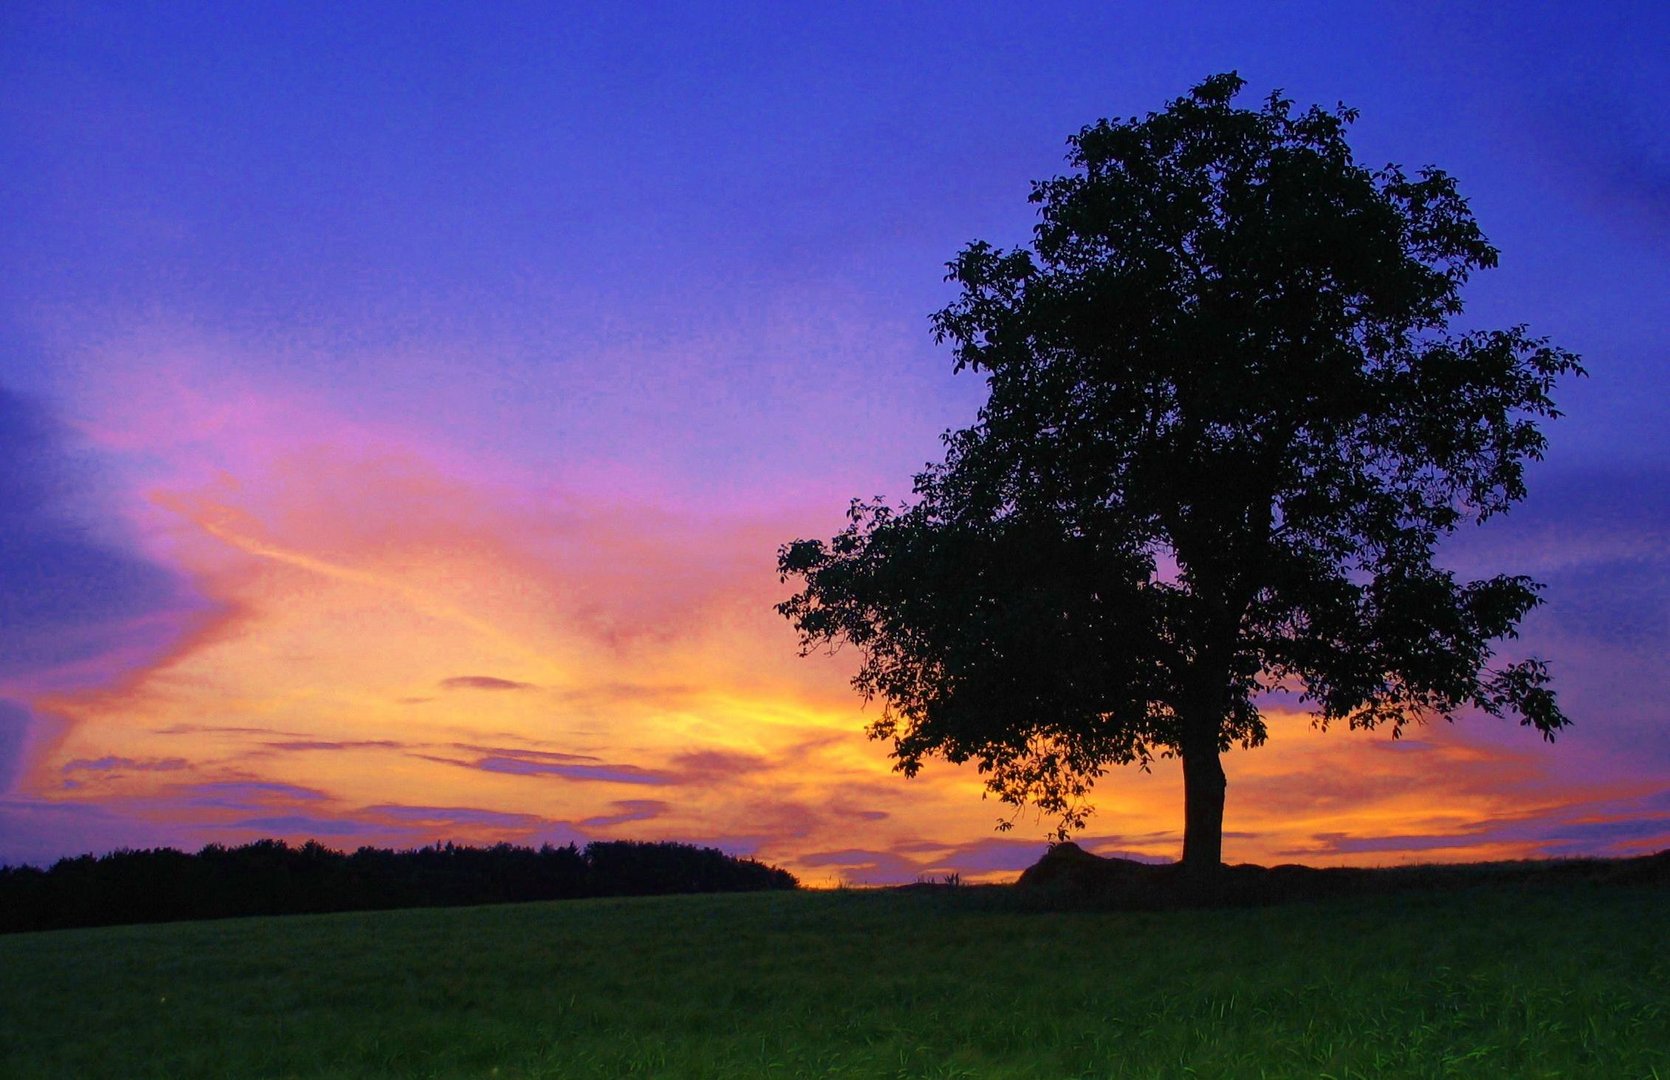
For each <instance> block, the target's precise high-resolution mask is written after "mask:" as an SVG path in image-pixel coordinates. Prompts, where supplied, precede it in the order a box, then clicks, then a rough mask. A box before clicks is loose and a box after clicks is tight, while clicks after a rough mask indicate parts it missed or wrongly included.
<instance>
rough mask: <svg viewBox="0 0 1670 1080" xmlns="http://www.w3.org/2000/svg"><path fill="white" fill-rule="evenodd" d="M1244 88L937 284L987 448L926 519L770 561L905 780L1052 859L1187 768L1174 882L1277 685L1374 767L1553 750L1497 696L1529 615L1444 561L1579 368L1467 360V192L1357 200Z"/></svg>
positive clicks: (1347, 178)
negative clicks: (1498, 645) (1026, 244)
mask: <svg viewBox="0 0 1670 1080" xmlns="http://www.w3.org/2000/svg"><path fill="white" fill-rule="evenodd" d="M1243 85H1244V83H1243V81H1242V80H1241V79H1240V78H1239V77H1238V76H1236V75H1234V74H1227V75H1217V76H1213V77H1211V78H1209V79H1207V80H1206V81H1205V82H1203V83H1201V85H1199V86H1198V87H1196V88H1195V89H1194V90H1193V91H1191V92H1190V93H1189V95H1188V96H1187V97H1184V98H1180V99H1178V100H1176V101H1174V102H1172V103H1171V104H1170V106H1169V107H1167V108H1166V110H1165V111H1163V112H1160V113H1151V114H1149V115H1148V116H1146V117H1143V118H1133V119H1130V120H1124V121H1105V120H1104V121H1102V122H1100V123H1098V124H1095V125H1093V126H1091V127H1087V128H1085V129H1084V130H1083V131H1081V132H1080V133H1079V134H1078V135H1076V136H1074V137H1073V138H1072V139H1070V140H1069V145H1070V147H1071V153H1070V156H1069V162H1070V163H1071V165H1072V166H1073V171H1072V172H1071V173H1070V174H1068V175H1066V176H1061V177H1057V178H1055V179H1052V180H1047V181H1043V182H1041V183H1038V184H1035V185H1034V187H1033V191H1032V196H1031V199H1032V202H1033V203H1035V204H1037V206H1038V207H1039V213H1040V218H1041V220H1040V223H1039V224H1038V225H1037V227H1036V229H1035V232H1034V241H1033V244H1032V247H1031V248H1030V249H1026V248H1019V249H1016V250H1012V251H1003V250H999V249H997V248H994V247H992V246H990V245H989V244H986V243H983V242H977V243H974V244H971V245H970V246H969V247H968V248H966V249H965V250H964V251H963V252H962V253H961V254H959V255H958V256H957V258H956V259H955V260H954V261H953V262H951V263H950V264H948V265H949V268H950V273H949V275H948V280H951V281H954V282H956V283H958V284H959V285H960V286H961V289H962V292H961V296H960V297H959V298H958V299H957V300H956V301H955V302H954V303H952V304H951V305H950V306H949V307H947V308H945V309H944V310H943V311H941V312H939V313H938V314H937V315H935V316H934V320H933V325H934V329H935V332H936V337H937V339H938V340H940V341H942V342H943V341H947V340H949V341H950V342H952V343H953V345H954V348H955V361H956V363H955V366H956V369H957V370H959V371H960V370H962V369H963V368H972V369H973V370H975V371H977V372H980V373H982V374H983V375H984V376H985V378H986V381H987V384H988V387H989V391H990V397H989V399H988V401H987V402H986V404H985V406H984V407H983V408H982V409H981V410H980V413H979V417H978V420H977V422H976V423H975V424H974V426H972V427H970V428H967V429H965V430H962V431H956V432H950V433H947V434H946V436H945V437H944V441H945V445H946V455H945V460H944V461H943V462H942V463H939V464H933V465H929V466H928V467H927V468H926V471H924V472H923V473H921V474H920V475H919V476H917V477H916V483H915V494H916V498H915V500H914V501H913V502H912V503H910V504H907V505H904V506H900V507H898V508H897V509H892V508H889V507H888V506H887V505H884V504H883V503H882V502H881V500H880V499H879V498H878V499H876V500H873V501H870V502H863V501H856V500H855V501H854V502H853V504H852V507H851V510H850V514H849V520H850V524H849V526H848V527H847V528H846V529H845V530H844V531H843V532H841V533H840V534H838V535H837V536H835V537H834V538H833V539H832V540H830V541H827V542H825V541H819V540H796V541H794V542H792V543H790V544H787V545H785V546H784V547H783V548H781V549H780V551H779V560H778V568H779V571H780V573H781V575H782V578H783V580H784V581H789V580H790V579H798V580H799V582H800V583H801V584H803V585H804V588H803V589H802V590H801V591H800V592H798V593H796V594H795V595H794V596H793V597H791V598H790V599H788V600H787V601H785V602H783V603H782V604H780V605H778V610H779V612H781V613H782V614H783V615H784V616H786V617H787V618H789V619H790V620H792V621H793V622H794V624H795V626H796V627H797V629H798V630H799V632H800V639H801V647H802V652H803V653H806V652H810V651H812V650H814V649H818V648H821V647H830V648H834V647H837V646H839V645H840V644H842V643H849V644H851V645H853V646H856V647H857V649H858V650H859V652H860V653H861V654H862V659H863V664H862V668H861V670H860V671H859V673H858V675H857V677H856V678H855V679H854V685H855V686H856V688H857V689H858V690H860V691H861V692H862V693H863V694H864V695H865V697H866V698H874V697H880V698H881V699H882V701H883V703H884V706H885V707H884V710H883V712H882V714H881V717H880V718H879V719H878V720H876V721H875V722H874V723H873V724H872V725H871V727H870V734H871V735H872V736H873V737H875V738H881V739H891V740H892V741H893V755H894V757H895V758H896V759H897V762H898V764H897V768H898V769H900V770H901V771H903V772H904V773H905V774H906V775H907V776H911V775H914V774H915V773H916V772H917V770H918V769H919V768H920V767H921V765H922V763H923V760H924V759H925V758H926V757H928V756H931V755H935V754H938V755H941V756H943V757H945V758H947V759H949V760H950V761H953V762H959V763H960V762H965V761H969V760H973V761H975V762H977V763H978V765H979V768H980V770H981V771H982V773H984V774H985V775H986V778H987V787H988V789H989V791H990V792H991V793H992V794H995V795H996V796H997V797H998V798H1000V799H1002V800H1003V801H1004V802H1006V803H1009V804H1011V805H1013V806H1015V807H1017V808H1020V807H1023V806H1025V805H1028V804H1034V805H1036V806H1037V807H1039V808H1040V809H1041V810H1042V811H1044V812H1048V813H1051V814H1055V815H1059V816H1060V818H1061V825H1060V827H1059V829H1058V830H1057V834H1058V835H1059V836H1060V837H1062V838H1065V837H1066V836H1067V835H1068V833H1069V831H1070V830H1071V829H1074V828H1079V827H1082V826H1083V824H1084V820H1085V817H1086V815H1087V814H1088V813H1089V806H1088V804H1087V802H1086V796H1087V795H1088V793H1089V791H1090V789H1091V786H1092V785H1093V783H1094V782H1095V780H1096V779H1097V778H1098V777H1099V776H1100V775H1101V774H1102V773H1103V771H1104V770H1105V769H1106V768H1107V767H1108V766H1110V765H1115V764H1132V763H1134V764H1137V765H1140V766H1141V767H1143V768H1145V769H1146V768H1148V767H1149V765H1150V764H1151V762H1152V761H1153V759H1154V758H1156V757H1173V756H1175V757H1179V758H1181V759H1182V766H1183V775H1184V784H1185V793H1186V794H1185V804H1186V805H1185V832H1184V843H1183V861H1184V863H1185V865H1186V866H1188V867H1190V868H1195V869H1199V868H1207V867H1216V866H1218V865H1219V863H1220V860H1221V853H1222V830H1223V806H1224V786H1225V785H1224V773H1223V769H1222V766H1221V763H1220V754H1222V753H1223V752H1225V751H1227V750H1229V749H1230V748H1231V747H1232V746H1234V745H1237V744H1238V745H1240V746H1243V747H1248V748H1250V747H1254V746H1258V745H1259V744H1261V743H1262V742H1264V739H1265V725H1264V722H1263V719H1262V718H1261V715H1260V711H1259V696H1260V694H1261V693H1263V692H1265V691H1270V690H1276V689H1283V690H1288V691H1294V692H1297V693H1299V694H1300V695H1302V698H1303V700H1304V701H1306V702H1307V703H1308V704H1309V705H1310V706H1311V707H1312V708H1313V710H1314V713H1315V715H1316V717H1317V718H1318V722H1319V723H1320V724H1322V725H1327V724H1328V723H1330V722H1334V721H1345V722H1347V723H1348V724H1349V725H1350V726H1351V727H1353V728H1374V727H1379V726H1382V725H1389V726H1390V728H1391V732H1392V735H1393V736H1394V737H1396V736H1397V735H1398V733H1399V731H1400V730H1401V728H1402V727H1403V726H1404V725H1405V724H1406V723H1408V722H1410V721H1411V720H1416V719H1423V720H1424V719H1426V718H1429V717H1433V716H1442V717H1444V718H1445V719H1453V718H1454V716H1455V715H1456V714H1457V713H1458V712H1461V711H1463V710H1466V709H1469V708H1475V709H1479V710H1482V711H1484V712H1486V713H1490V714H1493V715H1497V716H1503V715H1510V714H1511V715H1514V716H1517V717H1519V718H1520V720H1521V722H1522V723H1524V724H1527V725H1530V726H1533V727H1535V728H1536V729H1537V730H1538V731H1540V732H1541V733H1542V734H1543V735H1544V736H1545V737H1547V738H1550V739H1552V738H1553V735H1554V732H1555V731H1556V730H1557V729H1559V728H1560V727H1562V726H1564V725H1565V724H1566V723H1567V719H1566V717H1565V716H1564V715H1562V713H1561V712H1560V709H1559V707H1558V705H1557V704H1556V702H1555V699H1554V696H1553V693H1552V691H1551V690H1550V689H1549V685H1548V684H1549V676H1548V669H1547V666H1546V665H1545V663H1544V662H1543V661H1540V660H1535V659H1521V660H1517V661H1514V662H1506V663H1500V664H1495V665H1494V666H1493V654H1492V642H1493V641H1495V640H1497V639H1501V638H1503V637H1511V636H1513V635H1514V633H1515V628H1516V625H1517V623H1518V621H1519V620H1520V619H1521V617H1523V616H1524V614H1525V613H1526V612H1527V611H1528V610H1529V609H1531V608H1532V607H1533V606H1535V605H1536V604H1537V603H1538V598H1537V593H1538V590H1539V588H1540V587H1539V586H1538V585H1537V584H1536V583H1535V582H1532V581H1531V580H1529V579H1528V578H1525V577H1518V576H1499V577H1493V578H1490V579H1488V580H1484V581H1470V582H1464V581H1459V580H1457V579H1456V577H1455V575H1454V574H1452V573H1451V572H1450V571H1448V570H1446V569H1444V568H1443V567H1442V566H1441V565H1438V564H1437V563H1436V562H1435V560H1434V551H1435V547H1436V545H1437V544H1438V542H1439V541H1440V539H1441V538H1442V537H1443V536H1445V535H1446V534H1448V533H1451V532H1453V531H1454V530H1455V529H1456V528H1457V527H1458V526H1459V525H1461V524H1462V523H1464V522H1476V521H1483V520H1484V519H1486V518H1489V517H1491V516H1492V515H1494V514H1497V513H1500V512H1502V511H1504V510H1506V509H1507V508H1508V507H1509V506H1510V505H1511V504H1512V503H1514V502H1515V501H1517V500H1519V499H1522V498H1523V497H1524V495H1525V486H1524V480H1523V474H1524V466H1525V463H1526V461H1527V459H1536V458H1538V457H1540V455H1541V452H1542V450H1543V447H1544V445H1545V443H1544V438H1543V436H1542V434H1541V433H1540V432H1539V430H1538V427H1537V420H1538V419H1539V418H1552V417H1555V416H1558V415H1559V414H1558V412H1557V410H1556V409H1555V407H1554V403H1553V401H1552V399H1551V397H1550V394H1551V391H1552V389H1553V386H1554V383H1555V380H1556V378H1557V376H1559V375H1562V374H1565V373H1577V374H1581V373H1582V370H1581V368H1580V367H1579V365H1578V360H1577V357H1575V356H1574V355H1573V354H1571V353H1569V352H1566V351H1564V350H1562V349H1559V348H1555V347H1553V346H1551V345H1549V344H1548V343H1547V342H1546V340H1544V339H1538V338H1533V337H1531V336H1529V335H1528V333H1527V332H1526V330H1525V329H1524V328H1523V327H1517V328H1514V329H1511V330H1499V331H1486V332H1472V333H1452V332H1451V330H1450V321H1451V320H1452V319H1453V318H1454V317H1456V316H1458V315H1459V314H1460V313H1461V311H1462V301H1461V287H1462V286H1463V284H1464V283H1465V282H1466V280H1467V278H1468V275H1469V273H1470V272H1472V271H1474V270H1477V269H1481V268H1487V267H1491V266H1494V265H1495V263H1496V251H1495V249H1494V248H1492V247H1491V246H1490V245H1489V243H1487V242H1486V240H1485V238H1484V236H1483V235H1482V234H1481V233H1480V231H1479V228H1478V226H1477V225H1476V224H1475V222H1474V219H1473V215H1472V213H1471V212H1470V211H1469V209H1468V206H1467V203H1466V201H1465V200H1463V199H1462V197H1461V196H1460V195H1459V194H1458V193H1457V190H1456V185H1455V182H1454V181H1453V180H1452V179H1451V178H1450V177H1449V176H1448V175H1446V174H1445V173H1443V172H1440V171H1438V170H1436V169H1430V168H1429V169H1423V170H1421V171H1420V172H1419V173H1417V174H1416V175H1414V176H1409V175H1406V174H1405V173H1404V172H1403V171H1402V170H1401V169H1399V168H1398V167H1396V166H1388V167H1387V168H1384V169H1381V170H1379V171H1371V170H1369V169H1367V168H1365V167H1363V166H1361V165H1359V164H1358V163H1357V162H1356V161H1355V160H1354V159H1353V157H1352V153H1351V150H1350V148H1349V147H1348V145H1347V144H1346V140H1345V134H1346V129H1347V128H1348V126H1349V125H1350V123H1351V122H1352V121H1353V120H1354V119H1355V113H1354V112H1353V111H1352V110H1349V109H1346V108H1344V107H1343V106H1342V107H1340V108H1339V109H1337V110H1335V111H1332V112H1330V111H1326V110H1323V109H1320V108H1311V109H1308V110H1305V111H1296V110H1295V109H1294V107H1293V104H1292V102H1290V101H1288V100H1285V99H1283V98H1282V97H1280V96H1279V95H1272V96H1271V97H1270V98H1269V99H1268V100H1267V101H1266V102H1265V103H1264V105H1263V107H1262V108H1260V109H1245V108H1238V107H1236V106H1235V105H1234V104H1233V102H1234V99H1235V98H1236V96H1237V95H1238V94H1239V92H1240V91H1241V89H1242V87H1243ZM1011 821H1012V818H1011ZM1009 824H1010V821H1006V822H1004V823H1002V824H1001V825H1000V828H1006V827H1008V825H1009Z"/></svg>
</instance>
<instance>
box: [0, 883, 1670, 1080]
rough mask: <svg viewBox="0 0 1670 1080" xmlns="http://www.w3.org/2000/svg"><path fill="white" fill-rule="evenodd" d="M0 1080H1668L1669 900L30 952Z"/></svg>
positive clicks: (261, 938)
mask: <svg viewBox="0 0 1670 1080" xmlns="http://www.w3.org/2000/svg"><path fill="white" fill-rule="evenodd" d="M0 1075H3V1076H5V1077H15V1078H26V1077H101V1076H109V1077H122V1078H132V1080H140V1078H147V1077H216V1078H219V1077H244V1076H250V1077H267V1076H270V1077H288V1076H298V1077H363V1076H388V1077H493V1076H497V1077H564V1078H567V1077H589V1076H650V1077H662V1076H665V1077H685V1076H705V1077H793V1076H852V1077H1040V1078H1046V1077H1047V1078H1057V1077H1091V1076H1095V1077H1102V1076H1129V1077H1147V1076H1202V1077H1240V1076H1247V1077H1258V1076H1267V1077H1277V1076H1294V1077H1324V1076H1329V1077H1339V1078H1344V1077H1372V1076H1433V1077H1440V1076H1456V1077H1491V1076H1500V1077H1516V1078H1519V1077H1537V1076H1567V1077H1573V1076H1592V1077H1606V1078H1628V1077H1659V1078H1663V1080H1670V892H1667V891H1666V890H1663V889H1643V888H1619V887H1612V888H1603V887H1597V886H1593V885H1583V884H1578V885H1572V886H1550V887H1547V888H1537V889H1506V888H1484V889H1478V890H1470V891H1463V892H1456V893H1434V894H1414V895H1406V896H1395V897H1377V898H1371V899H1350V900H1338V901H1329V902H1319V903H1307V904H1293V905H1288V906H1284V907H1278V908H1261V909H1243V910H1219V911H1200V910H1196V911H1175V912H1163V913H1160V912H1156V913H1140V912H1139V913H1107V912H1103V913H1089V912H1073V913H1054V914H1046V913H1038V912H1025V911H1020V910H1016V909H1015V908H1014V905H1012V904H1011V903H1009V902H1008V898H1007V896H1006V894H1005V893H1004V892H1003V891H1002V890H989V889H976V888H964V889H954V890H940V891H932V892H928V891H924V892H858V891H852V892H834V893H777V894H772V893H757V894H744V895H727V896H686V897H667V898H652V899H633V900H595V901H571V902H567V903H554V904H527V905H519V906H513V907H489V908H473V909H468V908H464V909H459V908H455V909H430V910H420V911H399V912H385V913H356V914H345V915H325V916H295V917H289V918H275V919H238V920H227V921H222V922H210V923H190V924H172V925H154V926H131V927H107V928H101V929H93V930H72V931H58V932H53V933H40V934H19V935H12V936H8V937H4V938H0Z"/></svg>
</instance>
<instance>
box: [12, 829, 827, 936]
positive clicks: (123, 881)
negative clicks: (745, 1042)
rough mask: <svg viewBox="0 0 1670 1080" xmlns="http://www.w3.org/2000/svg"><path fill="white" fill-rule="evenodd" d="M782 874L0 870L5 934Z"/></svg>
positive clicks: (519, 852) (300, 858) (210, 850)
mask: <svg viewBox="0 0 1670 1080" xmlns="http://www.w3.org/2000/svg"><path fill="white" fill-rule="evenodd" d="M798 887H799V882H798V881H796V880H795V878H794V875H793V874H790V873H789V872H788V871H787V870H779V869H777V868H776V867H772V866H766V865H764V864H763V863H758V862H755V861H754V860H752V859H737V858H733V857H732V856H729V855H726V854H725V853H724V852H722V851H719V850H717V849H715V848H704V847H695V846H693V845H691V844H675V843H639V842H636V841H629V840H612V841H598V842H594V843H590V844H587V845H586V846H585V848H584V849H581V848H578V847H576V846H575V845H573V844H569V845H568V846H566V847H552V846H551V845H549V844H547V845H545V846H544V847H541V848H538V849H537V850H536V849H534V848H527V847H514V846H512V845H510V844H498V845H495V846H493V847H487V848H473V847H459V846H457V845H455V844H441V845H436V846H434V847H426V848H418V849H416V850H413V851H390V850H388V849H386V848H370V847H364V848H360V849H359V850H358V851H356V852H354V853H353V854H351V855H349V854H345V853H343V852H340V851H333V850H331V849H330V848H327V847H325V846H323V845H322V844H319V843H317V842H315V841H309V842H307V843H306V844H303V845H302V846H301V847H290V846H289V845H288V844H286V843H284V842H283V841H281V840H258V841H256V842H255V843H253V844H245V845H244V846H242V847H233V848H229V847H223V846H221V845H220V844H210V845H209V846H208V847H205V848H204V849H203V850H202V851H199V852H198V853H197V854H195V855H192V854H188V853H186V852H183V851H176V850H174V849H172V848H156V849H152V850H144V851H117V852H113V853H111V854H109V855H102V856H93V855H83V856H80V857H79V858H74V859H61V860H59V861H58V862H57V863H55V864H53V866H52V868H51V869H49V870H41V869H38V868H36V867H32V866H16V867H0V933H4V932H12V931H19V930H52V929H59V928H63V927H70V926H103V925H108V924H112V923H138V922H170V921H173V920H177V919H218V918H224V917H226V916H233V915H291V914H298V913H303V912H325V911H363V910H367V909H374V908H402V907H444V906H452V905H461V904H503V903H515V902H518V901H523V900H559V899H570V898H576V897H584V896H651V895H659V894H663V893H696V892H748V891H755V890H760V889H793V888H798Z"/></svg>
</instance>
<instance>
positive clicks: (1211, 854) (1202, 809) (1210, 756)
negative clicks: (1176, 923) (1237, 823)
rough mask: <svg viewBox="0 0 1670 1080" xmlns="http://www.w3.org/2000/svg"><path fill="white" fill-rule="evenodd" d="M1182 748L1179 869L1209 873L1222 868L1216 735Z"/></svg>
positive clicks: (1220, 778) (1220, 775)
mask: <svg viewBox="0 0 1670 1080" xmlns="http://www.w3.org/2000/svg"><path fill="white" fill-rule="evenodd" d="M1191 743H1192V745H1190V746H1186V747H1184V748H1183V868H1184V869H1185V870H1187V871H1189V872H1190V873H1199V872H1203V871H1204V872H1208V873H1210V872H1212V871H1215V870H1217V869H1218V868H1219V867H1220V866H1221V865H1223V849H1224V787H1225V785H1226V781H1225V780H1224V769H1223V763H1222V762H1221V761H1220V760H1219V755H1218V739H1217V732H1216V731H1215V730H1214V731H1213V732H1212V735H1211V737H1210V738H1209V739H1199V740H1191Z"/></svg>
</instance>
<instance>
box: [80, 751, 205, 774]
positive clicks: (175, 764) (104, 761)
mask: <svg viewBox="0 0 1670 1080" xmlns="http://www.w3.org/2000/svg"><path fill="white" fill-rule="evenodd" d="M190 767H191V763H190V762H188V761H187V760H186V759H185V758H177V757H173V758H146V759H143V760H139V759H135V758H125V757H116V756H114V755H111V756H108V757H101V758H94V759H91V760H89V759H87V758H76V759H75V760H73V761H66V762H65V763H64V765H63V767H62V768H61V770H60V771H61V772H65V773H72V772H106V773H107V772H178V771H180V770H181V769H189V768H190Z"/></svg>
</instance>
